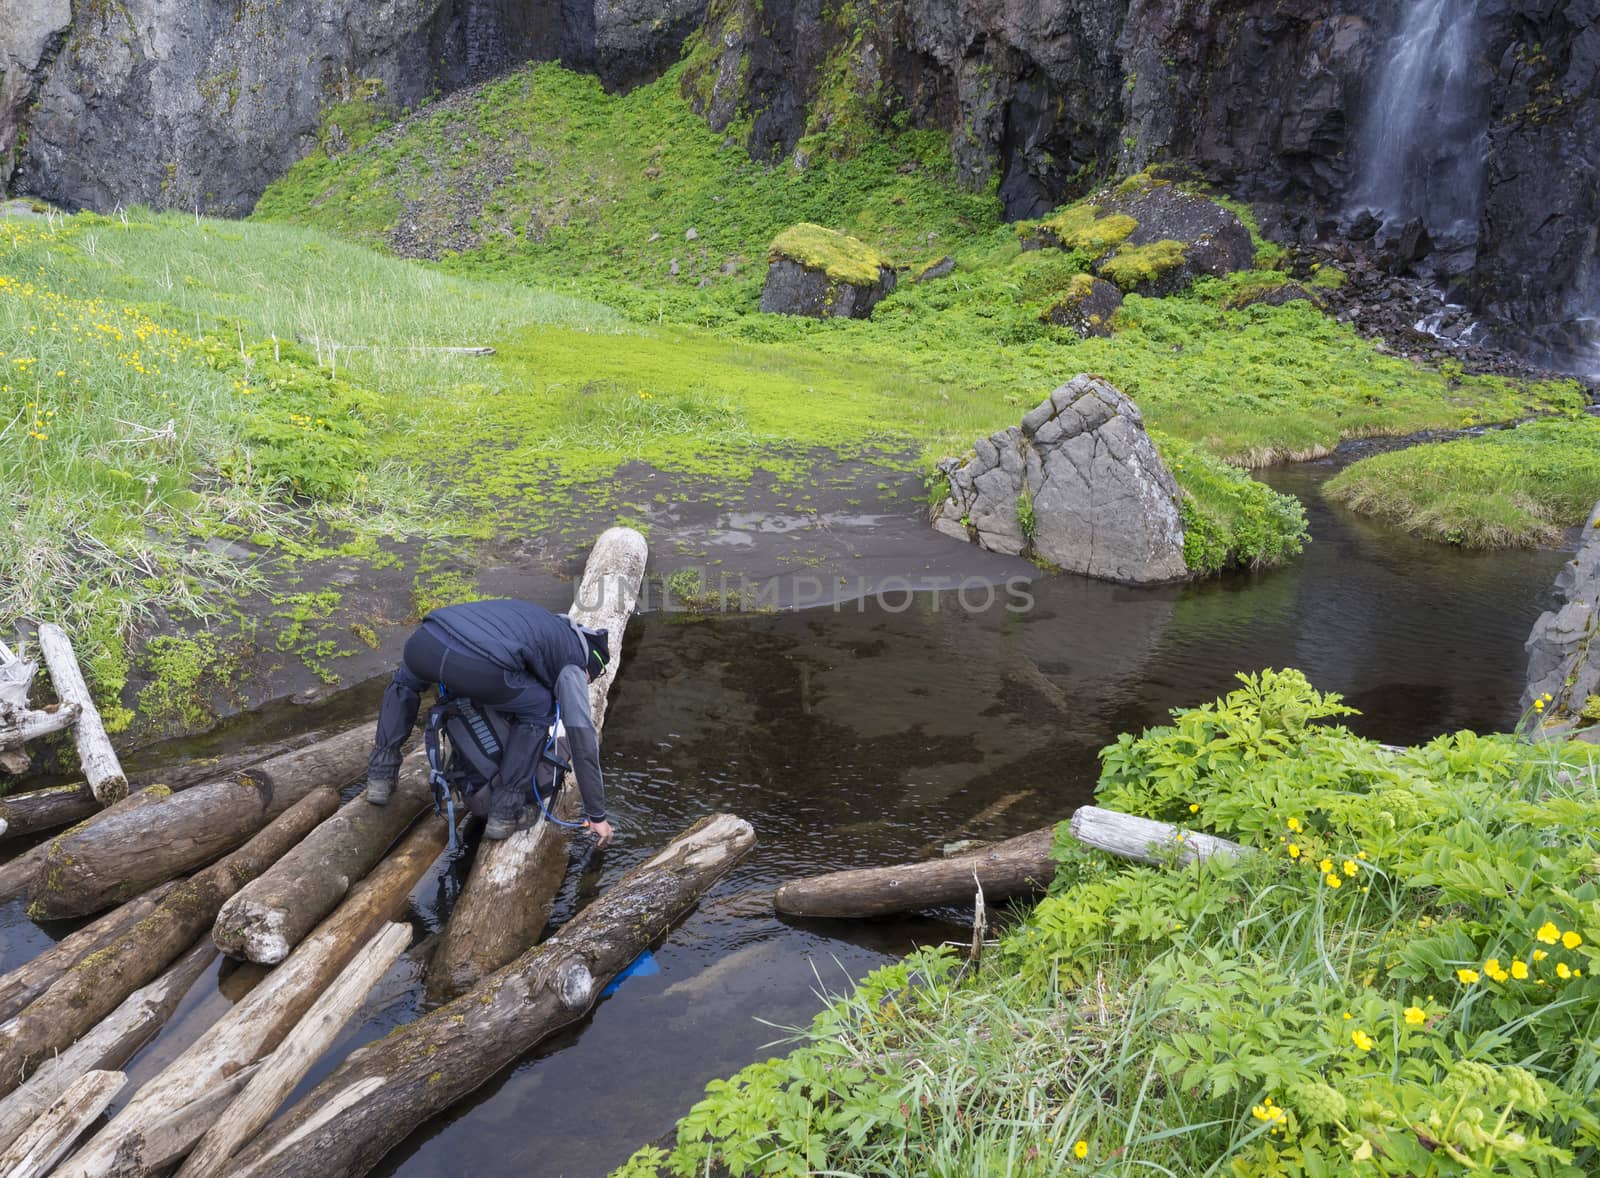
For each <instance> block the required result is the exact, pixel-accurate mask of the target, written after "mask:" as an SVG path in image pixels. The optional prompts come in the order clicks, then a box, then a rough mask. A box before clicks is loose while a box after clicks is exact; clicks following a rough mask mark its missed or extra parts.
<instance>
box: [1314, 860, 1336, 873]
mask: <svg viewBox="0 0 1600 1178" xmlns="http://www.w3.org/2000/svg"><path fill="white" fill-rule="evenodd" d="M1317 870H1318V871H1332V870H1333V860H1332V859H1324V860H1323V861H1322V862H1321V863H1318V864H1317Z"/></svg>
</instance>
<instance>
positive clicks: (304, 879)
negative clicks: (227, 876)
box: [211, 758, 432, 965]
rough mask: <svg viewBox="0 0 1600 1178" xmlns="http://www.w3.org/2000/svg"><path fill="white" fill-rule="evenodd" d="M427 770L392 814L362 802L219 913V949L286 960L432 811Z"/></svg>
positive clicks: (414, 767)
mask: <svg viewBox="0 0 1600 1178" xmlns="http://www.w3.org/2000/svg"><path fill="white" fill-rule="evenodd" d="M422 765H423V762H422V761H421V760H420V758H413V764H411V765H410V766H409V767H408V768H407V771H406V772H405V773H404V774H402V775H401V778H400V780H399V781H397V782H396V785H395V791H394V794H393V796H392V797H391V798H390V799H389V804H388V805H387V806H369V805H367V804H366V803H365V801H364V800H363V799H362V798H360V797H359V796H358V797H357V798H356V800H355V801H353V802H351V803H350V804H349V805H346V806H342V807H340V809H339V812H338V813H337V814H335V815H334V816H333V817H332V818H329V819H328V820H327V821H326V822H324V823H323V824H322V825H321V826H319V827H317V829H315V830H313V831H312V832H311V833H310V834H308V835H307V836H306V837H305V840H304V841H303V842H301V843H300V845H299V846H297V847H295V848H294V849H293V850H292V851H290V852H289V853H288V854H287V855H285V856H284V857H283V858H282V859H279V860H278V861H277V862H276V863H274V864H273V865H272V867H271V868H270V869H269V870H268V871H266V872H265V873H263V874H262V875H261V877H260V878H259V879H256V880H252V881H251V882H250V883H248V884H246V885H245V886H244V887H242V888H240V889H239V891H238V892H237V893H235V894H234V896H233V897H232V898H231V899H229V901H228V902H227V903H226V904H224V905H223V906H222V911H221V912H219V913H217V923H216V925H215V927H214V928H213V929H212V931H211V937H212V940H214V941H215V942H216V943H217V948H219V949H221V950H222V951H223V952H224V953H226V954H228V956H230V957H240V958H244V959H246V960H248V961H257V962H260V963H262V964H264V965H276V964H277V963H278V962H280V961H282V960H283V959H284V958H285V957H287V956H288V955H289V950H291V949H293V948H294V947H295V946H296V945H298V944H299V943H300V942H301V941H303V940H304V939H305V937H306V934H308V933H309V932H310V931H311V930H312V929H313V928H315V927H316V925H317V922H318V921H320V920H321V919H322V918H323V917H324V916H326V915H328V913H330V912H332V911H333V910H334V909H335V908H337V907H338V906H339V901H340V900H342V899H344V897H345V893H346V892H348V891H349V890H350V885H351V883H352V882H354V881H356V880H359V879H361V878H362V877H363V876H364V875H366V874H367V872H369V871H371V870H372V868H373V866H374V865H375V864H376V863H377V862H378V861H379V860H380V859H382V858H383V855H384V852H386V851H387V850H388V849H389V848H390V847H391V846H393V845H394V841H395V840H396V839H397V838H399V837H400V836H401V835H402V834H404V833H405V831H406V827H408V826H410V825H411V824H412V822H414V821H416V817H417V815H418V814H421V813H422V811H423V810H425V809H426V808H427V807H428V805H429V802H430V799H431V797H432V794H431V792H430V790H429V789H428V780H427V775H426V773H425V771H424V770H423V768H422Z"/></svg>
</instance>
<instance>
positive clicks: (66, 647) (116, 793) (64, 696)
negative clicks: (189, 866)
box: [39, 622, 144, 895]
mask: <svg viewBox="0 0 1600 1178" xmlns="http://www.w3.org/2000/svg"><path fill="white" fill-rule="evenodd" d="M39 653H41V654H42V655H44V661H45V665H46V666H47V667H49V668H50V682H51V684H52V685H53V686H54V687H55V689H56V696H57V698H59V699H60V700H61V701H62V702H63V703H72V704H77V705H78V719H77V721H76V722H75V723H74V724H73V725H72V739H73V742H74V743H75V744H76V745H77V746H78V763H79V764H80V765H82V766H83V779H84V780H85V781H87V782H88V783H89V789H90V790H91V791H93V793H94V796H95V800H96V801H98V802H99V803H100V804H101V805H102V806H109V805H111V803H112V802H117V801H121V800H122V798H123V797H124V796H125V795H126V794H127V792H128V777H127V774H125V773H123V771H122V763H121V762H120V761H118V760H117V753H116V750H115V749H113V748H112V747H111V738H110V737H109V736H107V735H106V727H105V725H104V724H103V723H101V721H100V711H99V709H98V708H96V707H95V706H94V697H93V696H91V695H90V694H89V685H88V684H87V683H85V682H84V681H83V671H82V669H81V668H80V667H79V666H78V656H77V655H75V654H73V653H72V640H71V639H69V638H68V637H67V632H66V631H65V630H63V629H62V628H61V627H60V626H57V625H54V624H53V623H50V622H45V623H43V624H41V625H40V627H39ZM142 891H144V889H143V888H136V889H135V890H134V893H133V894H135V895H137V894H138V893H139V892H142Z"/></svg>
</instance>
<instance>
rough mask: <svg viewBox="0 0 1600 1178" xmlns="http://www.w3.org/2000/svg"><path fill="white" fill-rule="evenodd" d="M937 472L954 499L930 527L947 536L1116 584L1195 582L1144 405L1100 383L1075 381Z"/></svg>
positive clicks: (1170, 483) (1173, 488)
mask: <svg viewBox="0 0 1600 1178" xmlns="http://www.w3.org/2000/svg"><path fill="white" fill-rule="evenodd" d="M939 469H940V471H941V472H943V474H944V476H945V478H946V480H947V481H948V485H949V490H950V494H949V497H948V498H947V499H946V500H945V501H944V502H943V503H941V504H940V505H939V506H938V507H936V508H935V509H934V511H933V526H934V528H935V529H937V530H938V531H940V532H943V533H945V534H946V535H948V536H953V537H955V538H957V539H961V540H970V541H972V542H973V543H976V544H978V545H980V546H981V547H984V548H987V549H989V550H990V551H991V552H1001V553H1005V554H1007V555H1026V556H1031V557H1032V558H1034V559H1035V560H1039V561H1043V562H1048V563H1049V564H1051V565H1054V566H1056V567H1057V568H1060V569H1063V570H1065V571H1067V572H1073V573H1082V574H1084V575H1085V576H1090V577H1099V578H1101V579H1103V580H1108V581H1122V582H1127V583H1131V584H1138V585H1146V584H1159V583H1162V582H1167V581H1181V580H1184V579H1186V578H1187V577H1188V575H1189V569H1188V566H1187V565H1185V564H1184V560H1183V521H1182V518H1181V517H1180V515H1179V512H1178V504H1179V501H1180V497H1181V495H1182V492H1181V491H1180V490H1179V489H1178V484H1177V482H1176V481H1174V479H1173V477H1172V475H1171V473H1170V472H1169V471H1168V470H1167V468H1166V465H1165V464H1164V463H1163V462H1162V461H1161V456H1160V455H1159V454H1157V453H1156V448H1155V446H1154V444H1153V443H1152V442H1151V441H1150V437H1149V435H1148V434H1147V433H1145V428H1144V418H1143V416H1142V415H1141V414H1140V413H1139V407H1138V406H1137V405H1135V404H1134V403H1133V402H1132V401H1131V400H1129V399H1128V398H1127V397H1125V396H1123V395H1122V393H1121V392H1119V391H1118V390H1117V389H1116V388H1114V387H1113V386H1112V385H1111V384H1109V383H1108V382H1107V381H1104V380H1101V379H1100V378H1099V377H1094V376H1077V377H1074V378H1073V379H1072V380H1070V381H1068V382H1067V383H1066V384H1064V385H1062V386H1061V387H1060V388H1058V389H1056V391H1055V392H1053V393H1051V394H1050V396H1049V397H1048V398H1047V399H1046V400H1045V401H1044V402H1042V403H1041V404H1040V405H1039V406H1038V408H1036V409H1034V410H1033V411H1032V412H1030V413H1029V414H1028V415H1027V416H1026V417H1024V418H1023V419H1022V424H1021V425H1020V426H1013V427H1012V428H1010V429H1008V430H1004V431H1003V432H1001V433H997V434H992V435H990V436H989V437H987V438H981V439H979V440H978V442H977V444H976V445H975V446H974V449H973V453H972V454H971V455H970V456H968V457H967V458H965V459H953V458H951V459H946V460H944V461H943V462H941V463H940V464H939Z"/></svg>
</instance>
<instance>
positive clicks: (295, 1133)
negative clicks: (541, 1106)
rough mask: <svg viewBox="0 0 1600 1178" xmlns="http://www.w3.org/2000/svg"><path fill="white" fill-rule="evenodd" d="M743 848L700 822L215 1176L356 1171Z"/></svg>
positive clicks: (504, 1061)
mask: <svg viewBox="0 0 1600 1178" xmlns="http://www.w3.org/2000/svg"><path fill="white" fill-rule="evenodd" d="M754 844H755V832H754V831H752V830H751V829H750V824H749V823H747V822H745V821H744V820H743V819H740V818H736V817H734V816H733V815H731V814H718V815H715V816H713V817H710V818H705V819H702V820H701V821H700V822H698V823H696V824H695V825H694V826H692V827H690V828H689V829H688V830H686V831H685V832H684V833H682V834H681V835H679V836H678V837H677V838H676V839H674V840H673V841H672V842H671V843H670V844H669V845H668V846H667V847H666V849H665V850H663V851H662V852H661V853H660V854H658V855H656V856H655V857H653V858H651V859H649V860H648V861H646V862H645V863H643V864H641V865H640V866H638V867H636V868H634V869H633V870H632V871H630V872H629V873H628V874H627V875H625V876H624V877H623V878H622V879H621V880H619V881H618V882H617V883H616V884H615V885H613V886H612V887H611V889H610V890H609V891H607V892H606V893H605V894H604V895H602V896H600V897H599V898H598V899H596V900H595V901H594V902H593V903H592V904H590V905H589V906H588V907H587V908H585V909H584V910H583V911H582V912H581V913H579V914H578V915H577V916H576V917H574V918H573V919H572V921H571V922H569V923H568V924H566V925H565V926H563V927H562V928H561V930H560V931H559V932H557V933H556V934H555V935H554V936H552V937H551V938H550V939H549V940H548V941H546V942H544V944H542V945H538V946H536V947H534V948H532V949H529V950H528V951H527V952H525V953H524V954H522V956H520V957H519V958H517V959H516V961H515V962H513V963H512V964H510V965H508V966H506V967H505V968H503V969H501V970H500V971H499V972H497V973H495V974H493V975H492V976H490V977H489V978H487V979H485V980H484V982H483V983H482V984H481V985H479V986H478V987H476V988H475V989H474V990H472V991H471V992H470V993H467V994H465V995H463V996H461V997H460V998H457V999H456V1000H455V1001H453V1002H451V1003H449V1004H447V1005H445V1006H443V1007H440V1008H439V1009H437V1010H435V1011H433V1012H432V1013H431V1014H428V1015H425V1016H424V1017H422V1018H420V1019H418V1020H417V1021H415V1022H412V1023H408V1024H406V1025H404V1026H402V1027H400V1028H398V1029H397V1030H395V1031H394V1032H392V1033H391V1034H389V1035H387V1036H385V1037H384V1038H383V1039H380V1040H378V1041H377V1042H375V1043H371V1044H368V1045H367V1046H366V1047H363V1048H361V1049H360V1050H359V1051H357V1052H355V1053H354V1054H352V1055H351V1056H350V1058H349V1059H347V1060H345V1062H344V1063H342V1064H341V1065H340V1066H339V1067H338V1068H337V1069H335V1071H334V1072H333V1074H332V1075H330V1076H329V1077H328V1078H327V1079H326V1080H324V1081H323V1082H322V1083H321V1084H319V1085H317V1087H316V1088H314V1089H313V1090H312V1091H311V1092H310V1093H309V1094H308V1095H306V1096H305V1098H304V1099H302V1100H300V1101H299V1102H298V1103H297V1104H295V1105H294V1107H293V1108H292V1109H290V1111H289V1112H288V1113H287V1114H285V1115H284V1116H283V1117H280V1118H279V1119H278V1120H276V1121H274V1122H273V1123H272V1124H270V1125H268V1126H267V1127H266V1129H265V1130H263V1131H262V1133H261V1135H260V1136H258V1137H257V1138H256V1139H255V1140H254V1141H253V1142H251V1143H250V1145H248V1146H247V1147H246V1148H245V1150H244V1151H243V1152H242V1153H241V1154H240V1155H239V1156H238V1157H237V1158H235V1159H234V1161H233V1162H231V1163H230V1164H229V1165H228V1167H227V1168H226V1169H225V1170H224V1171H223V1173H225V1174H228V1175H234V1176H237V1178H244V1176H246V1175H248V1176H249V1178H268V1176H281V1178H299V1176H300V1175H304V1174H318V1175H328V1176H330V1178H331V1176H334V1175H339V1176H342V1178H354V1176H356V1175H360V1174H365V1173H366V1172H367V1171H368V1170H370V1169H372V1167H373V1166H375V1165H376V1164H377V1163H378V1161H379V1159H381V1158H382V1157H383V1155H384V1154H386V1153H388V1152H389V1150H391V1149H392V1148H394V1147H395V1146H396V1145H398V1144H399V1143H400V1142H401V1141H403V1140H405V1138H406V1136H407V1135H408V1134H409V1133H410V1132H411V1131H412V1130H413V1129H415V1128H416V1127H417V1126H418V1125H420V1124H422V1123H423V1122H424V1121H426V1120H427V1119H428V1118H429V1117H431V1116H433V1115H435V1114H436V1113H439V1112H441V1111H443V1110H444V1109H446V1108H448V1107H449V1106H450V1105H452V1104H454V1103H455V1102H456V1101H457V1100H460V1099H461V1098H462V1097H463V1096H465V1095H466V1094H467V1093H469V1092H471V1091H473V1090H474V1089H475V1088H478V1087H479V1086H480V1085H482V1084H485V1083H487V1082H488V1081H489V1080H491V1079H492V1078H493V1077H494V1076H495V1075H497V1074H498V1073H499V1072H500V1071H501V1070H503V1069H504V1068H505V1067H507V1066H508V1065H510V1064H511V1063H513V1062H514V1061H515V1060H516V1059H518V1058H519V1057H520V1056H522V1055H524V1054H526V1053H527V1052H528V1050H529V1049H531V1048H532V1047H534V1046H535V1045H536V1044H538V1043H540V1042H541V1041H543V1040H544V1039H546V1038H548V1037H549V1036H550V1035H552V1034H554V1033H555V1032H556V1031H558V1030H560V1029H561V1028H562V1027H565V1026H567V1025H569V1024H571V1023H573V1022H576V1021H577V1020H578V1019H580V1018H582V1017H583V1016H584V1014H585V1013H586V1012H587V1011H588V1010H589V1008H590V1007H591V1006H592V1005H593V1004H594V1002H595V999H596V998H597V997H598V995H599V993H600V991H601V990H602V989H603V988H604V986H605V984H606V982H607V981H609V980H610V979H611V978H613V977H615V976H616V975H617V974H618V973H619V972H621V971H622V969H624V968H625V967H626V966H627V965H628V963H629V962H631V961H633V960H634V959H635V958H636V957H638V956H639V954H640V953H642V952H643V951H644V950H645V949H646V948H648V947H649V946H650V945H651V944H652V943H653V942H654V941H655V940H656V939H657V938H659V937H661V936H662V935H663V934H665V933H666V932H667V930H668V929H670V928H671V927H672V924H673V922H674V921H675V920H676V919H677V918H678V917H679V916H680V915H682V913H683V912H684V911H686V910H687V909H688V908H690V907H691V906H692V905H693V904H694V903H695V901H696V900H698V899H699V897H700V896H701V894H702V893H703V892H704V891H705V890H706V889H707V888H708V887H710V886H711V884H712V883H714V882H715V881H716V880H717V879H718V877H720V876H721V875H722V874H723V873H724V872H726V871H727V870H728V869H729V868H730V867H732V866H733V865H734V864H735V863H736V862H738V861H739V859H741V858H742V857H743V856H744V855H745V854H746V853H747V852H748V851H749V850H750V848H751V847H752V846H753V845H754Z"/></svg>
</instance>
